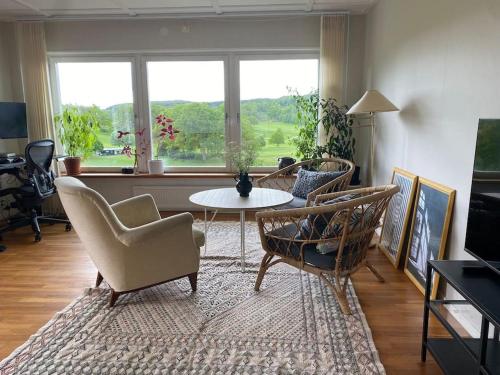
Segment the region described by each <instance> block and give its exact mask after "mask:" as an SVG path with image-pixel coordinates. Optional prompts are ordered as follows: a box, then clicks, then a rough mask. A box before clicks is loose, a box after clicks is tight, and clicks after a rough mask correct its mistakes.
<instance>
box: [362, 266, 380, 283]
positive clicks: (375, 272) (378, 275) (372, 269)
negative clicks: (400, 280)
mask: <svg viewBox="0 0 500 375" xmlns="http://www.w3.org/2000/svg"><path fill="white" fill-rule="evenodd" d="M365 264H366V268H368V269H369V270H370V271H371V272H372V273H373V274H374V275H375V277H376V278H377V280H378V281H380V282H381V283H383V282H385V279H384V278H383V277H382V275H381V274H380V273H379V272H378V271H377V269H376V268H375V267H373V265H372V264H371V263H370V262H366V263H365Z"/></svg>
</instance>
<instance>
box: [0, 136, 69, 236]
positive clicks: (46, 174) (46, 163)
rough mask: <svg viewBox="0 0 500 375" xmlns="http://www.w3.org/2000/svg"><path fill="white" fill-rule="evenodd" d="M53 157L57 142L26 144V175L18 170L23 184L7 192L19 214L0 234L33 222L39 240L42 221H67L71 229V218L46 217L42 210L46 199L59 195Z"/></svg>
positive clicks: (19, 178)
mask: <svg viewBox="0 0 500 375" xmlns="http://www.w3.org/2000/svg"><path fill="white" fill-rule="evenodd" d="M53 156H54V141H52V140H50V139H44V140H41V141H35V142H31V143H29V144H28V145H27V146H26V149H25V157H26V177H25V176H23V175H22V174H21V173H16V177H17V178H18V180H19V181H21V183H22V186H20V187H17V188H10V189H7V191H5V192H4V193H10V194H12V196H13V197H14V199H15V202H13V203H12V204H11V207H12V208H17V209H18V210H19V212H20V216H18V217H14V218H12V219H10V220H9V222H8V224H7V226H5V227H4V228H1V229H0V236H1V235H2V234H3V233H4V232H7V231H9V230H13V229H16V228H20V227H23V226H26V225H31V228H33V232H35V241H40V240H41V239H42V233H41V232H40V225H39V224H40V223H51V224H54V223H62V224H66V231H70V230H71V223H70V222H69V220H67V219H64V218H58V217H52V216H45V215H43V211H42V203H43V202H44V200H46V199H47V198H49V197H51V196H53V195H56V194H57V191H56V186H55V185H54V178H55V177H54V173H53V172H52V171H51V170H50V165H51V164H52V158H53ZM2 195H3V194H2Z"/></svg>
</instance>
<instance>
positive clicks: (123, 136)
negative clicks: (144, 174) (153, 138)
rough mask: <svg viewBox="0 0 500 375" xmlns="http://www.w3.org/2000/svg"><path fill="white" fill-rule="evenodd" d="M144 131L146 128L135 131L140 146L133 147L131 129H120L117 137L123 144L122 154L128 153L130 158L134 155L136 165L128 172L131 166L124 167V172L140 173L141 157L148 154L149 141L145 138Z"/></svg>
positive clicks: (137, 143)
mask: <svg viewBox="0 0 500 375" xmlns="http://www.w3.org/2000/svg"><path fill="white" fill-rule="evenodd" d="M144 131H145V129H141V130H138V131H136V132H135V133H133V134H134V135H135V136H136V141H135V144H136V145H138V147H135V148H132V146H131V143H132V141H131V139H130V135H131V133H130V132H129V131H122V130H118V134H117V137H116V138H117V139H118V141H119V142H120V143H121V144H122V146H123V148H122V154H123V155H126V156H127V157H129V158H132V156H133V157H134V166H133V169H132V170H131V171H130V172H127V171H128V169H130V168H122V173H134V174H138V173H139V158H141V157H143V156H144V155H145V154H146V151H147V149H148V146H149V143H148V142H147V141H146V140H145V139H144Z"/></svg>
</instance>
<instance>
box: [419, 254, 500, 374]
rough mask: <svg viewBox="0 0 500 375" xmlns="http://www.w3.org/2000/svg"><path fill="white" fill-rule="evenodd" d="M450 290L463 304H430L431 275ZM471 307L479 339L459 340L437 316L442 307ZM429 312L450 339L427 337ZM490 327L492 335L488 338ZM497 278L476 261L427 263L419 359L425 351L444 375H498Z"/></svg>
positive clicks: (499, 296)
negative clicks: (476, 314)
mask: <svg viewBox="0 0 500 375" xmlns="http://www.w3.org/2000/svg"><path fill="white" fill-rule="evenodd" d="M433 272H437V273H438V274H439V275H440V277H441V280H442V281H445V282H447V283H448V285H450V286H452V287H453V288H454V289H455V290H456V291H457V292H458V293H460V295H461V296H462V297H463V298H464V299H463V300H438V299H435V300H431V299H430V295H431V283H430V280H432V273H433ZM454 304H455V305H471V306H473V307H474V308H475V309H476V310H477V311H478V312H479V313H480V314H481V316H482V319H481V337H480V338H464V337H461V336H460V335H459V334H458V333H457V332H456V331H455V330H454V328H453V327H452V326H451V324H450V323H449V322H448V321H447V320H446V318H445V316H444V315H443V314H442V313H441V311H440V307H444V306H445V305H454ZM429 312H432V313H433V315H434V316H435V317H436V318H437V320H438V321H439V322H440V323H441V324H442V325H443V326H444V327H445V328H446V329H447V330H448V332H449V333H450V335H451V337H450V338H432V337H429V336H428V328H429ZM490 324H491V325H493V327H494V329H493V335H492V338H489V337H488V336H489V335H488V334H489V329H490ZM499 332H500V276H499V275H498V274H496V273H495V272H493V271H492V270H490V269H488V268H486V267H481V264H480V263H479V262H477V261H451V260H440V261H435V260H434V261H429V262H428V263H427V285H426V288H425V304H424V321H423V331H422V352H421V359H422V361H423V362H425V360H426V356H427V351H429V352H430V353H431V354H432V356H433V357H434V358H435V360H436V362H437V363H438V365H439V366H440V367H441V369H442V370H443V372H444V373H445V374H453V375H456V374H500V342H499Z"/></svg>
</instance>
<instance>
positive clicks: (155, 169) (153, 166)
mask: <svg viewBox="0 0 500 375" xmlns="http://www.w3.org/2000/svg"><path fill="white" fill-rule="evenodd" d="M164 170H165V166H164V165H163V160H148V171H149V174H163V171H164Z"/></svg>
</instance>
